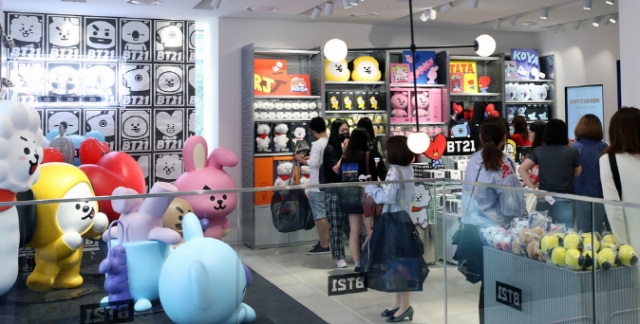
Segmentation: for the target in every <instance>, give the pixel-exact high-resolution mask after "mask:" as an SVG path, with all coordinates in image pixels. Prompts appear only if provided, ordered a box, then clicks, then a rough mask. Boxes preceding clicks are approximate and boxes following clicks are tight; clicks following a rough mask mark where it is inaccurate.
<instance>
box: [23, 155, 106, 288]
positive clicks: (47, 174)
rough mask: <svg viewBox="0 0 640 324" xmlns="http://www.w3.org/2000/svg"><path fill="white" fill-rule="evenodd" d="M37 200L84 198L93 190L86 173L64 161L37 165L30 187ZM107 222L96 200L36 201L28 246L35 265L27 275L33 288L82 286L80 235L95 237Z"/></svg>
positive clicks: (87, 237) (30, 286)
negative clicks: (36, 172) (36, 171)
mask: <svg viewBox="0 0 640 324" xmlns="http://www.w3.org/2000/svg"><path fill="white" fill-rule="evenodd" d="M31 190H33V193H34V195H35V198H36V199H37V200H48V199H86V198H88V197H93V196H94V192H93V188H92V187H91V183H90V182H89V179H88V178H87V176H86V175H85V174H84V173H83V172H82V171H81V170H80V169H78V168H77V167H75V166H73V165H70V164H66V163H47V164H44V165H42V166H41V167H40V179H39V180H38V182H36V184H35V185H33V187H31ZM108 225H109V220H108V218H107V216H106V215H105V214H103V213H100V212H99V210H98V203H97V202H95V201H82V202H64V203H50V204H38V205H37V206H36V228H35V232H34V235H33V238H32V239H31V241H29V243H28V244H27V246H29V247H33V248H35V249H36V257H35V260H36V267H35V269H34V271H33V273H31V275H29V277H28V278H27V286H29V288H31V289H32V290H35V291H47V290H49V289H51V287H53V288H57V289H68V288H76V287H79V286H80V285H82V282H83V279H82V277H81V276H80V261H81V260H82V241H83V238H85V239H89V238H94V237H96V236H98V235H100V233H102V232H104V231H105V230H106V228H107V226H108Z"/></svg>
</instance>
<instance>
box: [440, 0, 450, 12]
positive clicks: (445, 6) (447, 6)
mask: <svg viewBox="0 0 640 324" xmlns="http://www.w3.org/2000/svg"><path fill="white" fill-rule="evenodd" d="M451 8H453V2H447V3H445V4H443V5H442V6H440V12H447V11H449V10H451Z"/></svg>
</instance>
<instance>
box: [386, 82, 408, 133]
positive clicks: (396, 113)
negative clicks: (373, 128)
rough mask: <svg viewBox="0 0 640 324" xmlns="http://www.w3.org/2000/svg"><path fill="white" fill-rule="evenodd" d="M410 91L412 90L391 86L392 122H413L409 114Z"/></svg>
mask: <svg viewBox="0 0 640 324" xmlns="http://www.w3.org/2000/svg"><path fill="white" fill-rule="evenodd" d="M409 93H410V91H409V90H407V89H402V88H391V89H390V91H389V96H390V100H389V102H390V105H391V107H390V109H391V114H390V116H391V117H390V118H391V123H392V124H393V123H403V122H411V115H409V105H410V104H409V99H410V97H409Z"/></svg>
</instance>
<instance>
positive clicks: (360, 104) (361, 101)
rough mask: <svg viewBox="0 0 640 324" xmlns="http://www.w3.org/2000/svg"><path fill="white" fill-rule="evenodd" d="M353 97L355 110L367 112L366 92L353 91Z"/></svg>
mask: <svg viewBox="0 0 640 324" xmlns="http://www.w3.org/2000/svg"><path fill="white" fill-rule="evenodd" d="M353 95H354V97H355V101H354V104H355V106H356V109H355V110H359V111H362V110H369V105H370V104H369V101H368V100H367V92H366V91H354V92H353Z"/></svg>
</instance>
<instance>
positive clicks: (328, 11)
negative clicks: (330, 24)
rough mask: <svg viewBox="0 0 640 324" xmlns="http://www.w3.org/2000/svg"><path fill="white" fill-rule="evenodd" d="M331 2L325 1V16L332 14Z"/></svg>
mask: <svg viewBox="0 0 640 324" xmlns="http://www.w3.org/2000/svg"><path fill="white" fill-rule="evenodd" d="M333 5H334V4H333V1H327V3H326V4H325V5H324V14H325V15H327V16H331V15H332V14H333Z"/></svg>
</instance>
